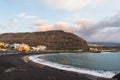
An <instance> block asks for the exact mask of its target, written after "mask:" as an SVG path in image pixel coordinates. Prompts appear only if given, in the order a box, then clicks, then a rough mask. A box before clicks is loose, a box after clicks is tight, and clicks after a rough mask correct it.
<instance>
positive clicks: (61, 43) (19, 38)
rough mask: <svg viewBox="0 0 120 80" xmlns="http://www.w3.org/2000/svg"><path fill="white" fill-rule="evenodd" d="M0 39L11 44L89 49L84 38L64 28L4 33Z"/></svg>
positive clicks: (48, 47) (63, 48)
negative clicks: (65, 30)
mask: <svg viewBox="0 0 120 80" xmlns="http://www.w3.org/2000/svg"><path fill="white" fill-rule="evenodd" d="M0 41H1V42H5V43H9V44H13V43H26V44H29V45H30V46H38V45H45V46H46V47H47V49H48V50H79V49H82V50H89V47H88V45H87V42H86V41H85V40H84V39H82V38H80V37H78V36H77V35H75V34H73V33H70V32H64V31H62V30H51V31H45V32H26V33H4V34H1V35H0Z"/></svg>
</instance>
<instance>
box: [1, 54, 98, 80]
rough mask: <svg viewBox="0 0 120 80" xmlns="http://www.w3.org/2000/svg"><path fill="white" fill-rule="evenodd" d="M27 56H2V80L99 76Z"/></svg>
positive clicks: (79, 79) (86, 79) (80, 79)
mask: <svg viewBox="0 0 120 80" xmlns="http://www.w3.org/2000/svg"><path fill="white" fill-rule="evenodd" d="M27 56H28V55H3V56H0V80H96V78H97V77H93V76H91V75H86V74H82V73H81V74H77V73H74V72H69V71H64V70H58V69H55V68H51V67H48V66H44V65H41V64H36V63H34V62H32V61H30V60H28V59H27Z"/></svg>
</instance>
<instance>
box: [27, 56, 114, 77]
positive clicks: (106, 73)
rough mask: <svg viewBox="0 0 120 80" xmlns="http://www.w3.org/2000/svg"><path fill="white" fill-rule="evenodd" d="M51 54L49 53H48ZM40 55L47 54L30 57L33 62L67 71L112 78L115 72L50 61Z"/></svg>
mask: <svg viewBox="0 0 120 80" xmlns="http://www.w3.org/2000/svg"><path fill="white" fill-rule="evenodd" d="M46 55H49V54H46ZM40 56H45V55H34V56H29V59H30V60H32V61H33V62H36V63H39V64H42V65H46V66H50V67H53V68H57V69H61V70H66V71H73V72H77V73H85V74H90V75H94V76H99V77H105V78H112V77H113V76H114V75H115V73H113V72H110V71H101V70H99V71H96V70H89V69H84V68H76V67H73V66H68V65H63V64H58V63H53V62H49V61H45V60H43V59H40V58H39V57H40Z"/></svg>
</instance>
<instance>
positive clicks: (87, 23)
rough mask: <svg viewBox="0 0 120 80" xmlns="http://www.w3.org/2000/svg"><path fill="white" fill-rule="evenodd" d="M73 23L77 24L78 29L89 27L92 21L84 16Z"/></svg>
mask: <svg viewBox="0 0 120 80" xmlns="http://www.w3.org/2000/svg"><path fill="white" fill-rule="evenodd" d="M75 24H76V26H77V30H80V31H84V30H88V29H91V28H92V27H93V25H94V23H93V22H92V21H90V20H88V19H84V18H81V19H78V20H76V21H75Z"/></svg>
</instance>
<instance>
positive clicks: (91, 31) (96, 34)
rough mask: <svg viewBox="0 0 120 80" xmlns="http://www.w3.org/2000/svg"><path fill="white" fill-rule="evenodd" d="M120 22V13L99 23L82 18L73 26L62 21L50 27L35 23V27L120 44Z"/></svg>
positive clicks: (90, 39)
mask: <svg viewBox="0 0 120 80" xmlns="http://www.w3.org/2000/svg"><path fill="white" fill-rule="evenodd" d="M119 22H120V13H119V14H116V15H113V16H111V17H106V18H104V19H103V20H101V21H99V22H97V23H95V22H92V21H91V20H88V19H85V18H81V19H78V20H76V21H75V23H74V24H71V25H70V24H69V23H66V22H62V21H59V22H56V23H55V24H52V25H49V24H47V23H46V22H45V21H42V20H39V21H35V22H34V25H35V26H37V30H39V31H47V30H64V31H69V32H73V33H75V34H77V35H79V36H80V37H82V38H84V39H86V40H87V41H99V42H120V37H119V36H120V23H119Z"/></svg>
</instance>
